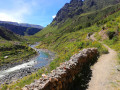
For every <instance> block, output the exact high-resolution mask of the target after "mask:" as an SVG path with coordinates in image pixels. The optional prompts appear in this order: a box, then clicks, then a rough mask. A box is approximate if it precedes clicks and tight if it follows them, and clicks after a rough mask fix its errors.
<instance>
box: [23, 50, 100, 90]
mask: <svg viewBox="0 0 120 90" xmlns="http://www.w3.org/2000/svg"><path fill="white" fill-rule="evenodd" d="M98 56H99V53H98V50H97V49H96V48H88V49H83V50H82V51H80V52H79V53H78V54H75V55H73V56H72V57H71V58H70V60H69V61H66V62H64V63H61V64H60V66H59V67H57V68H56V69H55V70H53V71H51V73H49V74H47V75H45V74H42V77H41V78H40V79H39V80H35V82H33V83H31V84H30V85H26V86H25V87H24V88H23V89H22V90H70V89H71V88H74V86H72V85H74V84H73V83H74V81H75V80H76V79H77V77H78V74H79V73H80V72H81V71H82V70H85V69H86V68H85V67H86V66H87V67H89V68H90V66H91V64H93V63H94V62H95V61H96V60H97V58H98Z"/></svg>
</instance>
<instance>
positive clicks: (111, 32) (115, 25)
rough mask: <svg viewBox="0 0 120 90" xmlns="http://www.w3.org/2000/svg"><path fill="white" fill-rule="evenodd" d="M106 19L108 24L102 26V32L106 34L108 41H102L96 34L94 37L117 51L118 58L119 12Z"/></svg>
mask: <svg viewBox="0 0 120 90" xmlns="http://www.w3.org/2000/svg"><path fill="white" fill-rule="evenodd" d="M107 19H109V20H108V22H106V23H104V24H103V27H104V28H105V30H104V31H105V32H106V33H105V34H106V35H107V36H108V39H102V38H103V37H101V35H99V34H98V33H97V35H96V36H97V39H99V40H102V41H103V42H104V43H106V44H107V45H109V46H110V47H111V48H113V49H114V50H116V51H118V56H119V58H120V11H119V12H117V13H115V14H114V15H111V16H109V17H108V18H106V20H107ZM106 20H104V21H106ZM104 21H103V22H104ZM100 30H101V29H100ZM100 30H99V31H100Z"/></svg>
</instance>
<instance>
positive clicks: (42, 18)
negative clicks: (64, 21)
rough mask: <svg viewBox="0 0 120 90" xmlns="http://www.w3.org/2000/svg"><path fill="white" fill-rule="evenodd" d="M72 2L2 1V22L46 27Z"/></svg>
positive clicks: (0, 1) (56, 0)
mask: <svg viewBox="0 0 120 90" xmlns="http://www.w3.org/2000/svg"><path fill="white" fill-rule="evenodd" d="M67 2H70V0H0V20H2V21H13V22H20V23H30V24H38V25H42V26H46V25H48V24H49V23H51V21H52V20H53V17H54V16H55V15H56V13H57V12H58V10H59V9H60V8H62V7H63V6H64V4H65V3H67Z"/></svg>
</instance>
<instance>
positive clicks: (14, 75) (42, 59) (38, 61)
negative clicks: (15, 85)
mask: <svg viewBox="0 0 120 90" xmlns="http://www.w3.org/2000/svg"><path fill="white" fill-rule="evenodd" d="M37 45H38V43H36V44H35V45H30V47H31V48H33V49H34V50H36V51H37V52H38V55H37V56H35V57H34V58H31V59H29V60H28V61H29V62H26V63H23V64H20V65H17V66H14V67H11V68H8V69H6V70H2V71H0V84H3V83H8V84H9V83H11V82H12V81H16V80H17V79H19V78H23V77H24V76H26V75H28V74H31V73H32V72H36V71H37V70H38V69H40V68H41V67H43V66H46V65H48V64H49V63H50V62H51V61H52V60H53V59H54V56H55V54H54V53H52V52H50V51H48V50H44V49H36V48H35V46H37Z"/></svg>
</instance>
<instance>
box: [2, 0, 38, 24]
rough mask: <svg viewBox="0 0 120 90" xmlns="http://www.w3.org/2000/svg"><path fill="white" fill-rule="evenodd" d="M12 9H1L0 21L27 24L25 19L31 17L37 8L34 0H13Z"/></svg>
mask: <svg viewBox="0 0 120 90" xmlns="http://www.w3.org/2000/svg"><path fill="white" fill-rule="evenodd" d="M11 3H12V4H11V7H12V8H10V9H9V8H0V20H2V21H13V22H25V20H24V18H25V16H27V15H30V14H31V13H32V11H33V7H34V6H36V2H35V1H34V0H30V1H26V0H11Z"/></svg>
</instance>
